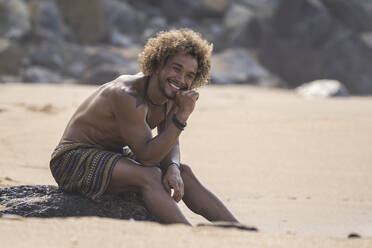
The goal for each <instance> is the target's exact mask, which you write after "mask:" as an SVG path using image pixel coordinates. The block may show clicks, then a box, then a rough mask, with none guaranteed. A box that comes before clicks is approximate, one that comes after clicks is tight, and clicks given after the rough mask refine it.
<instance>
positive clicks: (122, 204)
mask: <svg viewBox="0 0 372 248" xmlns="http://www.w3.org/2000/svg"><path fill="white" fill-rule="evenodd" d="M0 206H2V208H1V209H2V210H1V211H0V216H4V215H20V216H23V217H82V216H98V217H108V218H117V219H134V220H147V221H156V218H155V217H154V216H152V215H151V214H150V213H149V212H148V211H147V209H146V207H145V205H144V203H143V201H142V199H141V197H140V196H139V195H138V194H137V193H133V192H128V193H122V194H120V195H118V196H115V197H112V198H110V199H101V200H99V201H93V200H90V199H88V198H85V197H83V196H81V195H77V194H70V193H64V192H62V191H61V190H59V189H58V188H57V187H55V186H51V185H40V186H15V187H9V188H0Z"/></svg>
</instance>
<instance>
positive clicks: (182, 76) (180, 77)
mask: <svg viewBox="0 0 372 248" xmlns="http://www.w3.org/2000/svg"><path fill="white" fill-rule="evenodd" d="M177 80H178V81H179V82H180V83H181V84H182V85H184V84H185V74H184V73H183V72H181V73H178V74H177Z"/></svg>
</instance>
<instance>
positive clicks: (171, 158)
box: [158, 108, 181, 171]
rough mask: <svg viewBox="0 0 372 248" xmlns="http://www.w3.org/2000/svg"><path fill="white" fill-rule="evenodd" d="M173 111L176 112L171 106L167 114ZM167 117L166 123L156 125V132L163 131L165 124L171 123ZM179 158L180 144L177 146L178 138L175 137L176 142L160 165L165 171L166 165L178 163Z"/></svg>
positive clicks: (171, 113)
mask: <svg viewBox="0 0 372 248" xmlns="http://www.w3.org/2000/svg"><path fill="white" fill-rule="evenodd" d="M174 113H176V111H175V108H173V109H172V110H171V111H170V114H169V116H172V115H173V114H174ZM167 119H168V123H167V124H165V122H164V121H163V122H161V123H160V125H159V126H158V134H160V133H162V132H164V130H165V127H166V126H167V125H171V123H170V122H169V121H170V120H171V118H169V117H168V118H167ZM180 159H181V155H180V146H179V139H177V141H176V143H175V144H174V146H173V148H172V149H171V150H170V152H169V153H168V154H167V155H166V156H165V158H164V159H163V160H162V161H161V162H160V167H161V168H162V169H163V170H164V171H166V170H167V169H168V166H169V165H170V164H171V163H176V164H178V165H179V164H180Z"/></svg>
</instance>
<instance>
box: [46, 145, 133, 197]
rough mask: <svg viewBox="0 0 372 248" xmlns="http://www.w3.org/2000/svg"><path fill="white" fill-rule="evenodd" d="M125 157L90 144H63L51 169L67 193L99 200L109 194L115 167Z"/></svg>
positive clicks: (58, 149)
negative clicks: (106, 192)
mask: <svg viewBox="0 0 372 248" xmlns="http://www.w3.org/2000/svg"><path fill="white" fill-rule="evenodd" d="M122 157H126V156H125V155H124V154H120V153H115V152H112V151H105V150H102V149H99V148H97V147H95V146H93V145H89V144H84V143H63V144H60V145H58V146H57V148H56V149H55V150H54V152H53V154H52V158H51V160H50V170H51V172H52V175H53V177H54V179H55V180H56V182H57V184H58V186H59V187H60V188H61V189H62V190H63V191H66V192H77V193H80V194H82V195H84V196H86V197H88V198H90V199H92V200H96V199H97V198H99V197H100V196H102V195H103V194H104V193H105V191H106V189H107V187H108V185H109V183H110V180H111V176H112V171H113V168H114V166H115V164H116V163H117V162H118V160H119V159H120V158H122Z"/></svg>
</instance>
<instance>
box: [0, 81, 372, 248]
mask: <svg viewBox="0 0 372 248" xmlns="http://www.w3.org/2000/svg"><path fill="white" fill-rule="evenodd" d="M93 90H94V87H90V86H89V87H88V86H72V85H60V86H58V85H51V86H50V85H24V84H2V85H0V123H1V125H0V157H1V160H0V186H1V187H6V186H11V185H20V184H55V183H54V181H53V178H52V177H51V175H50V173H49V169H48V160H49V157H50V153H51V151H52V150H53V148H54V146H55V145H56V144H57V143H58V140H59V138H60V136H61V134H62V132H63V129H64V127H65V125H66V124H67V121H68V120H69V118H70V116H71V115H72V113H73V112H74V110H75V108H76V107H77V106H78V104H79V103H80V102H81V101H82V100H83V98H84V97H86V96H88V95H89V94H90V93H91V92H92V91H93ZM200 93H201V98H200V100H199V102H198V106H197V109H196V111H195V113H194V114H193V115H192V117H191V119H190V120H189V126H188V128H187V130H186V131H185V132H184V133H183V134H182V137H181V149H182V158H183V159H182V160H183V161H184V162H186V163H188V164H189V165H190V166H191V167H192V168H193V170H194V172H195V173H196V174H197V175H199V177H200V180H201V181H202V182H203V183H204V184H205V185H206V186H208V187H209V188H210V189H211V190H212V191H214V192H215V193H216V194H217V195H219V196H220V198H221V199H222V200H223V201H224V202H225V203H226V204H227V205H228V206H229V207H230V208H231V209H232V211H233V212H234V213H235V215H236V216H237V217H238V218H239V219H240V220H241V221H242V222H244V223H247V224H249V225H254V226H256V227H258V228H259V229H260V230H261V232H260V233H258V234H252V233H247V232H242V231H238V230H226V229H218V228H211V227H203V228H196V227H194V228H188V227H183V226H161V225H158V224H149V223H138V222H136V223H131V222H128V221H119V220H109V219H99V218H80V219H76V218H75V219H74V218H71V219H70V218H69V219H46V220H40V219H21V220H10V219H0V240H1V241H0V242H1V243H0V244H1V247H46V246H47V245H48V244H52V243H51V242H52V241H53V242H54V241H55V240H57V245H53V246H54V247H87V246H89V247H102V244H104V243H106V242H107V243H108V244H109V247H114V246H118V245H120V246H122V245H121V244H126V246H128V247H130V246H133V247H134V246H135V247H145V246H148V245H150V244H151V245H152V246H154V247H160V246H163V245H164V244H169V245H172V246H175V247H181V246H182V247H194V246H196V245H199V244H202V245H206V246H207V247H215V246H217V245H219V246H221V245H223V246H227V245H228V244H232V245H233V246H235V247H236V246H241V247H243V246H244V247H246V246H248V245H252V246H259V247H271V246H272V245H276V246H279V247H371V246H372V239H371V237H372V179H371V177H372V98H362V97H351V98H347V99H313V100H306V99H303V98H301V97H299V96H297V95H295V94H294V93H292V92H289V91H282V90H268V89H259V88H254V87H248V86H236V87H211V86H208V87H206V88H203V89H201V90H200ZM0 207H1V206H0ZM181 208H182V209H184V211H185V214H186V216H187V217H188V218H189V219H190V220H191V221H192V223H194V224H196V223H199V222H205V220H203V219H202V218H201V217H199V216H195V215H194V214H193V213H191V212H190V211H188V210H187V209H186V207H185V206H184V205H182V204H181ZM351 232H356V233H359V234H360V235H362V236H363V237H364V238H363V239H358V240H348V239H346V238H345V237H347V235H348V234H349V233H351ZM2 244H4V246H3V245H2ZM48 246H49V245H48Z"/></svg>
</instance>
